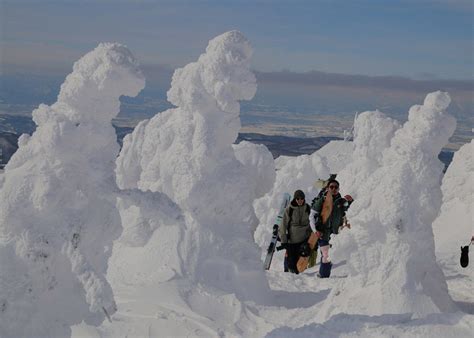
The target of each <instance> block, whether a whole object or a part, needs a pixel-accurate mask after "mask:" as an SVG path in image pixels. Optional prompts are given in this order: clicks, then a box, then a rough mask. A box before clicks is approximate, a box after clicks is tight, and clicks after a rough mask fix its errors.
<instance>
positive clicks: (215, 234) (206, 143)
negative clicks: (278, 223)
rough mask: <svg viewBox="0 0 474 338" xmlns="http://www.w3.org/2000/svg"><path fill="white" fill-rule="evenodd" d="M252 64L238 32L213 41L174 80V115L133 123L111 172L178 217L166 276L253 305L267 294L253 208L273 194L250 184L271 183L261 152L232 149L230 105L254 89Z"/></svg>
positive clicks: (233, 110) (235, 110)
mask: <svg viewBox="0 0 474 338" xmlns="http://www.w3.org/2000/svg"><path fill="white" fill-rule="evenodd" d="M251 55H252V48H251V46H250V43H249V42H248V40H247V39H246V38H245V37H244V36H243V35H242V34H241V33H240V32H238V31H230V32H227V33H224V34H222V35H220V36H218V37H216V38H214V39H213V40H211V41H210V42H209V45H208V47H207V49H206V52H205V53H204V54H202V55H201V56H200V57H199V59H198V61H197V62H193V63H190V64H188V65H186V66H185V67H184V68H181V69H177V70H176V71H175V73H174V75H173V79H172V83H171V88H170V90H169V91H168V100H169V101H170V102H171V103H173V104H174V105H175V106H177V108H175V109H169V110H167V111H165V112H162V113H159V114H157V115H156V116H155V117H153V118H152V119H150V120H146V121H142V122H141V123H139V124H138V125H137V127H136V128H135V130H134V131H133V133H132V134H130V135H128V136H127V137H125V139H124V144H123V148H122V151H121V153H120V156H119V158H118V159H117V168H116V173H117V182H118V184H119V187H120V188H122V189H133V188H138V189H140V190H143V191H147V190H149V191H152V192H162V193H164V194H166V195H168V196H169V197H170V198H171V200H173V201H174V202H175V203H176V204H177V205H178V206H179V207H180V208H181V209H182V210H183V214H184V215H186V225H185V226H186V229H184V235H183V236H182V238H179V240H178V242H177V243H176V246H177V247H179V248H180V249H179V250H180V251H179V255H180V257H181V258H182V263H181V264H182V266H176V267H175V268H174V269H175V270H176V271H183V277H185V278H188V280H190V281H192V282H193V283H200V284H201V285H205V286H206V287H212V288H216V289H218V290H222V291H224V292H226V293H234V294H235V295H236V296H237V297H238V298H239V299H241V300H242V299H253V300H258V299H259V298H261V296H262V295H264V294H265V292H262V290H266V289H268V283H267V281H266V278H265V275H264V273H263V271H262V267H261V264H262V263H261V261H260V260H259V259H258V257H259V256H260V255H259V253H258V251H257V248H256V245H255V243H254V241H253V239H252V230H253V229H254V228H255V226H256V224H257V223H258V221H257V219H256V216H255V213H254V210H253V207H252V202H253V200H254V199H255V198H256V197H259V196H258V195H257V194H260V195H262V194H264V193H265V192H266V190H268V189H270V188H271V184H269V183H268V179H261V178H258V179H257V176H258V175H260V174H261V173H264V172H268V173H269V174H268V175H270V180H273V179H274V178H273V177H274V176H273V175H274V174H272V171H274V166H273V161H269V160H268V156H271V155H269V152H268V150H266V149H263V150H262V149H261V148H258V147H257V146H254V145H252V146H249V147H250V148H254V151H252V150H249V149H248V148H249V147H247V149H246V150H245V151H244V150H243V149H242V147H236V148H235V150H234V148H233V146H232V144H233V142H234V141H235V139H236V138H237V134H238V132H239V129H240V127H241V124H240V116H239V115H240V104H239V102H238V101H239V100H250V99H251V98H252V97H253V96H254V95H255V92H256V89H257V85H256V79H255V76H254V75H253V73H252V72H251V71H250V69H249V65H250V57H251ZM247 146H248V145H247ZM236 151H237V152H238V154H239V159H238V158H237V157H236ZM254 156H257V157H259V158H260V159H258V158H253V157H254ZM249 166H250V167H252V166H254V167H255V170H251V168H250V167H249ZM261 166H265V168H264V169H262V168H260V167H261ZM257 167H258V168H257ZM267 167H268V168H267ZM250 173H251V174H253V175H255V177H253V178H252V177H249V176H248V175H249V174H250ZM259 182H261V183H259ZM271 183H272V182H271ZM258 184H263V185H264V186H262V187H260V188H259V187H256V185H258Z"/></svg>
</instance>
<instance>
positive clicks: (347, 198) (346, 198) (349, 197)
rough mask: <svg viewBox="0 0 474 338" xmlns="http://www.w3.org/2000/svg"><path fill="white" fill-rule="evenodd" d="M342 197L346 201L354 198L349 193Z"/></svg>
mask: <svg viewBox="0 0 474 338" xmlns="http://www.w3.org/2000/svg"><path fill="white" fill-rule="evenodd" d="M344 199H345V200H346V201H347V202H352V201H353V200H354V199H353V198H352V196H351V195H346V196H344Z"/></svg>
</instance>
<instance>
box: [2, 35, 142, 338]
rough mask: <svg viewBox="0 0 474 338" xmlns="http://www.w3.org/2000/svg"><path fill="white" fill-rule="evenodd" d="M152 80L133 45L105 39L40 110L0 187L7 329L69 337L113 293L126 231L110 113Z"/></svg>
mask: <svg viewBox="0 0 474 338" xmlns="http://www.w3.org/2000/svg"><path fill="white" fill-rule="evenodd" d="M144 84H145V81H144V78H143V76H142V74H141V72H140V70H139V68H138V65H137V62H136V60H135V59H134V57H133V55H132V54H131V53H130V51H129V50H128V49H127V48H126V47H124V46H122V45H119V44H109V43H103V44H100V45H99V46H98V47H97V48H96V49H95V50H93V51H92V52H90V53H88V54H87V55H85V56H84V57H83V58H81V59H80V60H79V61H77V62H76V63H75V64H74V69H73V72H72V73H71V74H70V75H68V76H67V78H66V80H65V82H64V83H63V85H62V86H61V91H60V93H59V96H58V100H57V102H56V103H54V104H53V105H52V106H46V105H40V106H39V108H38V109H36V110H35V111H34V112H33V120H34V121H35V123H36V124H37V129H36V131H35V132H34V133H33V135H31V136H29V135H26V134H24V135H22V136H21V137H20V139H19V149H18V151H17V152H16V153H15V154H14V155H13V157H12V158H11V160H10V161H9V163H8V165H7V166H6V168H5V174H4V184H3V188H2V190H1V191H0V302H1V309H2V310H1V315H0V336H2V337H19V336H29V337H33V336H36V337H40V336H55V337H65V336H69V335H70V334H71V330H70V326H71V325H72V324H77V323H80V322H81V321H82V320H85V321H86V322H87V323H90V324H99V323H100V322H102V321H103V320H104V318H105V311H106V312H107V313H108V314H109V315H112V314H113V313H114V311H115V307H116V306H115V301H114V296H113V293H112V289H111V287H110V285H109V283H108V282H107V280H106V279H105V272H106V269H107V262H108V258H109V257H110V255H111V248H112V242H113V240H114V239H115V238H117V237H118V236H119V235H120V232H121V225H120V224H121V222H120V216H119V212H118V210H117V208H116V206H115V204H116V200H115V194H114V193H115V192H116V191H117V187H116V183H115V176H114V172H113V171H114V162H115V158H116V156H117V154H118V151H119V145H118V144H117V142H116V135H115V130H114V128H113V127H112V124H111V120H112V118H113V117H114V116H116V115H117V114H118V112H119V106H120V101H119V97H120V96H121V95H128V96H135V95H137V94H138V92H139V91H140V90H141V89H142V88H143V87H144Z"/></svg>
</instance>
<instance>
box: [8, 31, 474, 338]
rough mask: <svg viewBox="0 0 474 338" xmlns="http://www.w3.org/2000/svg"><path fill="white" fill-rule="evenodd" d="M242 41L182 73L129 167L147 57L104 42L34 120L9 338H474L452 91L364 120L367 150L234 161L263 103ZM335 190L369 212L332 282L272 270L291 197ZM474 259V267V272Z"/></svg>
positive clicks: (17, 218) (338, 253)
mask: <svg viewBox="0 0 474 338" xmlns="http://www.w3.org/2000/svg"><path fill="white" fill-rule="evenodd" d="M251 56H252V47H251V45H250V43H249V41H248V40H247V39H246V38H245V37H244V36H243V35H242V34H241V33H240V32H238V31H231V32H227V33H224V34H222V35H220V36H218V37H216V38H214V39H212V40H211V41H210V42H209V45H208V47H207V49H206V51H205V53H203V54H202V55H201V56H200V57H199V59H198V60H197V61H196V62H193V63H190V64H188V65H187V66H185V67H183V68H181V69H177V70H176V72H175V74H174V76H173V80H172V83H171V88H170V90H169V91H168V100H169V101H170V102H171V103H172V104H173V105H175V106H176V107H177V108H173V109H169V110H167V111H165V112H161V113H159V114H157V115H156V116H155V117H153V118H151V119H149V120H144V121H142V122H141V123H139V124H138V125H137V127H136V128H135V129H134V131H133V133H131V134H129V135H127V136H126V137H125V139H124V144H123V147H122V149H121V150H120V153H119V146H118V144H117V142H116V138H115V133H114V130H113V128H112V125H111V121H112V119H113V118H114V117H115V116H117V114H118V112H119V106H120V101H119V97H120V96H121V95H127V96H135V95H137V93H138V92H139V91H140V90H141V89H142V88H143V87H144V86H145V79H144V77H143V75H142V73H141V71H140V68H139V65H138V62H137V60H135V58H134V57H133V55H132V53H131V52H130V51H129V50H128V49H127V48H126V47H125V46H122V45H119V44H100V45H99V46H98V47H97V48H96V49H95V50H93V51H91V52H90V53H88V54H87V55H85V56H84V57H83V58H81V59H80V60H79V61H77V62H76V63H75V65H74V70H73V72H72V73H71V74H70V75H69V76H68V77H67V78H66V80H65V82H64V84H63V85H62V86H61V92H60V94H59V96H58V100H57V102H56V103H54V104H53V105H51V106H46V105H41V106H40V107H39V108H38V109H36V110H35V111H34V112H33V118H34V121H35V123H36V124H37V129H36V131H35V132H34V133H33V134H32V135H31V136H30V135H26V134H25V135H23V136H22V137H21V139H20V142H19V149H18V151H17V152H16V153H15V154H14V156H13V157H12V158H11V160H10V162H9V163H8V165H7V166H6V168H5V172H4V174H3V175H2V176H1V181H0V184H1V190H0V336H1V337H20V336H25V337H65V336H73V337H83V336H88V337H168V336H169V337H174V336H205V337H240V336H242V337H264V336H268V337H313V336H322V337H447V336H450V337H471V336H472V332H474V295H473V293H472V285H473V284H472V282H473V276H474V270H473V265H472V264H471V265H470V266H468V268H466V269H462V268H461V267H460V266H459V253H460V250H459V248H460V246H461V245H466V244H468V242H469V240H470V238H471V235H472V234H473V233H474V229H473V225H474V222H473V219H474V218H473V210H474V204H473V203H474V199H473V189H474V184H473V183H474V182H473V175H474V166H473V160H472V156H473V153H474V143H473V142H471V143H468V144H466V145H464V146H463V147H462V148H461V149H460V150H459V151H457V152H456V154H455V156H454V158H453V162H452V163H451V165H450V167H449V168H448V171H447V172H446V174H444V175H443V172H442V171H443V165H442V164H441V162H440V161H439V160H438V158H437V155H438V153H439V152H440V151H441V149H442V147H443V146H444V145H445V144H446V143H447V142H448V139H449V137H450V136H451V135H452V133H453V132H454V129H455V126H456V121H455V119H454V118H453V117H452V116H450V115H449V113H448V112H449V104H450V97H449V94H448V93H444V92H434V93H427V96H426V98H425V100H424V102H422V103H420V105H416V106H413V107H412V108H411V109H410V111H409V117H408V121H407V122H406V123H404V124H403V125H402V124H400V123H399V122H397V121H395V120H393V119H391V118H389V117H387V116H386V115H385V114H383V113H382V112H379V111H374V112H364V113H361V114H359V116H358V118H357V120H356V121H355V125H354V135H353V141H352V142H348V141H333V142H331V143H329V144H328V145H326V146H325V147H323V148H322V149H320V150H319V151H317V152H315V153H314V154H311V155H302V156H299V157H293V158H292V157H280V158H278V159H276V160H275V161H274V160H273V157H272V155H271V153H270V152H269V151H268V149H267V148H266V147H264V146H262V145H255V144H251V143H249V142H241V143H239V144H237V145H233V142H234V141H235V139H236V137H237V133H238V132H239V130H240V127H241V125H240V115H239V114H240V105H239V101H241V100H250V99H251V98H252V97H253V96H254V95H255V92H256V90H257V83H256V79H255V76H254V75H253V74H252V72H251V71H250V69H249V65H250V59H251ZM330 173H338V179H339V180H340V182H341V188H342V193H343V194H346V193H349V194H351V195H352V196H353V197H354V198H355V202H354V203H353V205H352V206H351V209H350V211H349V213H348V216H349V219H350V221H351V223H352V229H350V230H348V229H344V230H343V231H342V232H341V233H340V234H339V235H337V236H334V238H333V240H332V243H333V248H332V250H331V258H332V261H333V264H334V268H333V272H332V275H331V278H328V279H319V278H317V277H316V272H317V267H316V269H314V268H313V269H308V270H307V271H305V272H304V273H302V274H300V275H293V274H288V273H284V272H283V271H282V266H283V257H282V253H281V252H278V253H276V254H275V257H274V261H273V263H272V267H271V269H270V271H267V272H265V271H263V267H262V259H263V258H264V255H265V250H266V246H267V245H268V242H269V239H270V237H271V227H272V225H273V222H274V219H275V216H276V213H277V208H278V205H279V202H280V199H281V196H282V194H283V193H284V192H289V193H292V192H293V191H294V190H296V189H303V190H304V191H305V193H306V196H308V202H309V200H310V199H311V198H312V197H313V196H315V195H316V194H317V193H318V190H317V188H316V187H315V186H314V182H315V181H316V180H317V179H318V178H326V177H328V176H329V174H330ZM473 259H474V258H473Z"/></svg>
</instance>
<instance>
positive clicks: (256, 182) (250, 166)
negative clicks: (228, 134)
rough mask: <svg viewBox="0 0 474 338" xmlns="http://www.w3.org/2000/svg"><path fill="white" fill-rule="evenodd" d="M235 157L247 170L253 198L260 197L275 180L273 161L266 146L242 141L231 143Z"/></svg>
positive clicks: (270, 187)
mask: <svg viewBox="0 0 474 338" xmlns="http://www.w3.org/2000/svg"><path fill="white" fill-rule="evenodd" d="M232 147H233V148H234V152H235V157H236V158H237V159H238V160H239V162H240V163H242V164H243V165H244V167H245V168H246V170H247V173H246V175H245V176H246V177H247V179H248V180H252V181H253V182H249V186H250V187H252V189H253V196H255V198H258V197H262V196H263V195H265V194H266V193H267V192H268V191H270V190H271V189H272V187H273V184H274V182H275V177H276V174H275V161H274V160H273V156H272V154H271V153H270V152H269V151H268V149H267V147H265V146H264V145H262V144H255V143H250V142H247V141H242V142H240V143H239V144H236V145H233V146H232Z"/></svg>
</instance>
